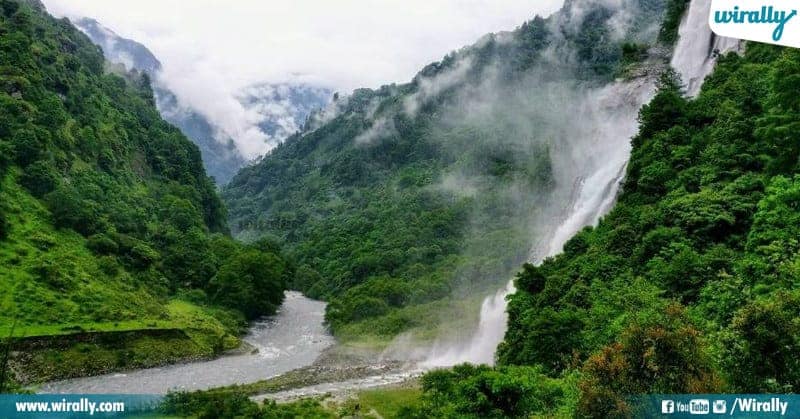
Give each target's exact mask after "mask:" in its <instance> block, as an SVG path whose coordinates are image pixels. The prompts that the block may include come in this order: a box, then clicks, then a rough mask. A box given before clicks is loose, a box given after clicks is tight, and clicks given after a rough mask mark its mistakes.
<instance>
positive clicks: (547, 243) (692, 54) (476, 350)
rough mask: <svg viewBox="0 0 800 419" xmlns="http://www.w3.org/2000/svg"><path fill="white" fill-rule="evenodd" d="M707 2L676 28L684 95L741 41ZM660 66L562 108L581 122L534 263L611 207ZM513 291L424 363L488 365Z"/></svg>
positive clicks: (570, 132) (699, 1) (561, 166)
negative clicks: (723, 32) (715, 20)
mask: <svg viewBox="0 0 800 419" xmlns="http://www.w3.org/2000/svg"><path fill="white" fill-rule="evenodd" d="M710 9H711V0H693V1H692V2H691V4H690V5H689V10H688V11H687V13H686V14H685V16H684V17H683V19H682V21H681V24H680V27H679V31H678V35H679V41H678V43H677V45H676V46H675V51H674V53H673V58H672V60H671V65H672V67H673V68H675V70H676V71H678V72H679V74H680V75H681V77H682V78H683V81H684V83H687V92H686V93H687V95H689V96H695V95H696V94H697V93H698V92H699V91H700V87H701V86H702V83H703V81H704V80H705V77H706V76H707V75H708V74H709V73H710V72H711V70H713V68H714V63H715V62H716V57H717V56H718V55H719V54H724V53H726V52H729V51H738V50H739V48H740V41H739V40H737V39H731V38H724V37H719V36H716V35H714V34H713V32H711V29H710V28H709V25H708V18H709V13H710ZM645 67H647V64H646V65H645ZM660 69H661V67H660V66H658V64H653V63H651V68H650V69H649V70H648V69H645V71H644V75H642V76H640V77H637V78H634V79H631V80H625V81H617V82H615V83H612V84H610V85H608V86H606V87H605V88H602V89H596V90H593V91H590V92H589V93H588V94H587V96H586V98H585V100H584V102H583V104H582V105H581V106H580V108H579V109H569V110H567V109H565V110H564V112H575V113H576V114H577V115H580V118H579V119H580V122H578V121H576V123H575V124H576V125H575V126H573V127H567V128H566V129H565V135H564V138H561V139H560V140H561V142H562V143H563V144H561V146H562V148H566V149H567V150H568V151H567V152H566V153H564V154H565V155H557V156H555V157H554V158H553V160H554V161H553V165H554V169H555V172H556V173H555V176H556V181H557V184H559V185H562V186H561V188H560V190H559V191H556V192H554V193H553V199H552V200H551V203H552V205H551V206H552V208H545V209H544V211H543V214H545V216H544V217H543V218H545V220H543V222H541V223H540V224H541V225H540V228H539V229H538V230H537V231H538V232H539V235H540V238H539V240H538V241H537V242H536V244H535V245H534V246H533V248H532V249H531V252H530V258H529V260H530V261H531V262H532V263H534V264H538V263H541V262H542V261H543V260H544V259H546V258H548V257H551V256H554V255H556V254H558V253H560V252H561V251H562V249H563V247H564V244H565V243H566V242H567V241H568V240H569V239H570V238H571V237H572V236H574V235H575V234H576V233H577V232H578V231H580V230H581V229H582V228H583V227H585V226H589V225H594V224H596V223H597V222H598V221H599V219H600V217H602V216H603V215H604V214H606V213H607V212H608V211H609V210H610V209H611V208H612V207H613V205H614V202H615V199H616V196H617V193H618V191H619V187H620V184H621V183H622V180H623V178H624V175H625V168H626V166H627V162H628V159H629V157H630V138H631V137H632V136H633V135H635V134H636V132H637V130H638V123H637V115H638V112H639V109H640V108H641V107H642V106H643V105H644V104H646V103H647V102H649V101H650V99H651V98H652V96H653V94H654V91H655V78H656V77H655V76H656V75H657V74H658V73H659V72H660ZM557 189H558V188H557ZM564 202H567V205H563V203H564ZM559 203H561V205H559ZM514 291H515V288H514V283H513V281H509V283H508V284H507V285H506V286H505V287H504V288H502V289H500V290H499V291H497V293H496V294H494V295H490V296H488V297H486V298H485V299H484V301H483V304H481V311H480V320H479V323H478V327H477V329H476V331H475V333H474V334H473V335H472V336H471V337H470V338H469V339H468V340H467V341H466V342H458V343H455V344H452V343H451V344H445V345H442V344H438V343H437V345H435V346H434V348H433V349H432V350H431V351H430V353H429V354H428V356H427V357H426V359H425V361H424V362H423V363H422V365H423V366H427V367H439V366H451V365H455V364H458V363H462V362H471V363H484V364H493V363H494V354H495V350H496V348H497V345H498V344H499V343H500V342H501V341H502V340H503V337H504V335H505V331H506V327H507V322H508V315H507V313H506V305H507V302H506V298H507V297H508V295H510V294H511V293H513V292H514Z"/></svg>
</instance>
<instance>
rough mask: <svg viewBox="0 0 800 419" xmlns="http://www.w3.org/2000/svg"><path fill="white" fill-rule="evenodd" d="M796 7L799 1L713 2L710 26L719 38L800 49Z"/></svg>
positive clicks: (730, 0)
mask: <svg viewBox="0 0 800 419" xmlns="http://www.w3.org/2000/svg"><path fill="white" fill-rule="evenodd" d="M693 1H700V0H693ZM797 8H798V2H797V0H767V1H765V0H712V2H711V13H710V14H709V24H710V25H711V30H713V31H714V33H716V34H717V35H721V36H725V37H729V38H739V39H747V40H751V41H758V42H767V43H771V44H778V45H787V46H794V47H800V17H798V16H797Z"/></svg>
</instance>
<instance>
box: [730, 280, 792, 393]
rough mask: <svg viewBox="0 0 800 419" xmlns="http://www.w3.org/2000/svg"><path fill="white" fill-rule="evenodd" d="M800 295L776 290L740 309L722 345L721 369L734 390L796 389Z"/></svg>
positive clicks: (790, 390) (746, 391) (787, 390)
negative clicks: (768, 295) (723, 368)
mask: <svg viewBox="0 0 800 419" xmlns="http://www.w3.org/2000/svg"><path fill="white" fill-rule="evenodd" d="M798 312H800V294H798V293H797V292H783V291H782V292H778V293H776V294H775V295H771V296H770V297H769V298H762V299H759V300H757V301H754V302H752V303H750V304H748V305H747V306H745V307H744V308H742V309H741V310H740V311H739V312H738V313H737V314H736V317H734V319H733V322H732V324H731V330H730V332H731V333H730V334H729V335H727V336H726V338H725V340H724V343H723V345H722V347H723V348H725V352H726V354H727V355H728V356H726V357H725V358H724V359H725V362H724V364H725V367H726V368H725V370H726V371H730V372H731V373H730V380H731V382H732V384H733V385H734V387H735V389H736V390H737V391H741V392H744V393H763V392H771V393H792V392H796V391H797V389H800V358H798V356H797V354H798V353H800V320H799V319H798V317H797V313H798Z"/></svg>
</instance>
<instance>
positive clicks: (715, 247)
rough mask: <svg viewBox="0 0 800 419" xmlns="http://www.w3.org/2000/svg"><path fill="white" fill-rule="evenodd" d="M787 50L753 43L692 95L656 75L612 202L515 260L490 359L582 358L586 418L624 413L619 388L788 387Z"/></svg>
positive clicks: (790, 171) (794, 333)
mask: <svg viewBox="0 0 800 419" xmlns="http://www.w3.org/2000/svg"><path fill="white" fill-rule="evenodd" d="M798 63H800V54H798V53H797V51H795V50H792V49H782V48H777V47H772V46H767V45H761V44H749V45H748V49H747V52H746V54H745V55H744V56H743V57H739V56H735V55H731V56H727V57H721V58H720V59H719V62H718V64H717V68H716V70H715V72H714V73H713V74H712V75H711V76H710V77H709V78H708V79H707V81H706V83H705V85H704V88H703V90H702V92H701V93H700V95H699V96H698V97H697V98H696V99H695V100H688V99H686V98H683V97H682V96H681V94H680V87H679V86H680V85H679V83H678V82H677V80H676V79H675V76H674V74H669V73H668V74H666V75H665V77H664V78H663V79H662V83H661V86H660V90H659V92H658V94H657V95H656V97H655V98H654V99H653V101H652V102H651V103H650V104H648V105H647V106H645V107H644V108H643V109H642V110H641V113H640V122H641V127H640V131H639V134H638V135H637V136H636V137H635V138H634V139H633V151H632V156H631V160H630V162H629V166H628V173H627V178H626V181H625V185H624V189H623V192H622V193H621V195H620V196H619V199H618V203H617V205H616V207H615V208H614V209H613V210H612V211H611V213H610V214H608V215H607V216H606V217H605V218H604V219H603V220H602V221H601V222H600V224H599V225H598V226H597V227H596V228H593V229H586V230H584V231H582V232H581V233H579V234H578V235H577V236H576V237H575V238H573V239H572V240H571V241H570V242H568V243H567V245H566V246H565V251H564V254H562V255H560V256H557V257H555V258H551V259H548V260H546V261H545V262H544V263H542V264H541V266H537V267H534V266H530V265H527V266H525V267H524V269H523V271H522V272H521V273H520V274H519V276H518V278H517V281H516V284H517V287H518V290H519V291H518V292H517V293H516V294H515V295H513V296H512V297H511V302H510V307H509V330H508V332H507V334H506V339H505V341H504V342H503V344H501V346H500V348H499V354H498V356H499V361H500V363H501V364H503V365H535V366H538V367H539V368H542V370H541V371H543V372H544V373H547V374H549V375H551V376H557V375H560V374H570V373H571V372H573V371H576V370H578V369H580V371H581V376H582V378H581V383H580V391H581V398H580V401H579V404H578V409H579V410H578V413H577V414H578V415H584V416H598V417H605V416H608V415H612V416H613V415H622V416H624V415H627V414H630V412H629V411H627V410H626V409H627V405H626V404H625V403H624V402H623V401H624V399H625V397H626V396H628V395H630V394H639V393H653V392H656V393H657V392H662V393H673V392H677V393H683V392H714V391H720V390H726V391H735V392H744V393H748V392H753V393H758V392H792V391H796V389H797V388H798V387H797V386H798V384H800V383H798V376H797V371H798V370H800V366H798V365H796V364H797V362H796V356H793V355H791V354H794V353H796V352H797V351H798V350H800V348H798V342H800V338H799V336H800V334H799V333H800V332H798V330H800V329H798V323H797V321H796V319H795V317H796V312H797V310H798V309H800V306H798V301H800V300H798V297H797V295H796V292H795V291H794V289H796V287H797V284H798V283H799V281H800V253H799V252H800V244H798V239H797V238H798V237H799V236H800V230H799V229H798V225H800V178H798V170H800V161H799V160H798V156H799V155H800V154H798V149H797V147H796V145H797V143H798V142H797V141H795V140H794V137H795V133H796V132H797V130H796V127H794V125H795V124H796V121H797V112H798V109H800V108H798V106H800V105H798V103H797V95H796V94H794V93H788V90H787V89H793V88H794V87H795V86H794V83H795V82H796V81H797V80H798V79H800V76H798V74H800V73H798V72H799V71H800V64H798ZM796 73H797V74H796ZM702 336H707V337H708V339H705V338H702ZM598 406H599V407H602V408H599V407H598Z"/></svg>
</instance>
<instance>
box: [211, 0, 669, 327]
mask: <svg viewBox="0 0 800 419" xmlns="http://www.w3.org/2000/svg"><path fill="white" fill-rule="evenodd" d="M570 3H571V2H570ZM664 3H665V2H664V1H660V0H635V1H634V0H631V1H627V2H626V7H627V9H626V11H627V12H630V13H631V14H632V15H634V16H636V17H640V18H642V20H643V21H648V22H658V21H659V20H660V18H661V15H662V14H663V13H664V10H665V4H664ZM615 12H616V11H615V9H612V8H608V7H604V6H601V5H593V6H591V7H589V8H588V9H587V10H586V11H585V13H584V14H580V16H579V17H578V18H579V19H580V22H581V23H580V27H579V28H578V29H577V30H576V29H575V28H574V27H572V26H573V25H574V22H573V21H572V19H573V11H572V7H571V4H568V5H565V7H564V9H563V10H562V11H561V12H559V13H556V14H555V15H553V16H552V17H550V18H547V19H544V18H541V17H536V18H534V19H532V20H530V21H528V22H526V23H525V24H523V25H522V26H521V27H519V28H518V29H517V30H515V31H513V32H509V33H501V34H494V35H488V36H486V37H485V38H483V39H482V40H480V41H479V42H478V43H476V44H475V45H473V46H471V47H467V48H464V49H462V50H460V51H456V52H454V53H452V54H450V55H448V56H447V57H445V58H444V59H443V60H442V61H440V62H437V63H434V64H431V65H429V66H427V67H426V68H424V69H423V70H422V71H420V72H419V74H418V75H417V76H416V77H415V78H414V80H413V81H412V82H411V83H408V84H403V85H389V86H383V87H382V88H380V89H376V90H370V89H359V90H356V91H355V92H354V93H353V94H352V95H350V96H347V97H339V98H337V99H336V100H335V102H334V104H333V108H334V109H329V110H327V111H325V112H321V113H320V114H318V115H316V116H314V117H312V118H311V119H310V120H309V123H308V127H307V128H306V131H305V132H302V133H299V134H298V135H296V136H294V137H291V138H289V139H288V140H287V141H286V142H285V143H283V144H281V145H280V146H278V147H277V148H276V149H274V150H273V151H272V152H271V153H269V154H268V155H267V156H265V157H264V158H263V160H262V161H261V162H260V163H259V164H257V165H254V166H252V167H248V168H245V169H243V170H242V171H241V172H240V173H239V174H238V175H237V176H236V177H235V178H234V179H233V181H231V183H230V184H229V185H228V186H227V187H226V189H225V190H224V192H223V198H224V199H225V201H226V204H227V206H228V207H229V209H230V220H231V228H232V229H233V232H234V235H236V236H237V237H240V238H242V239H244V240H252V239H256V238H261V237H265V236H266V237H272V238H274V239H277V240H278V241H280V242H281V243H284V244H285V247H286V248H287V251H288V252H289V253H290V254H291V255H292V257H293V258H294V259H295V260H296V261H297V263H298V269H297V275H296V276H295V279H294V282H293V283H292V284H291V286H292V287H294V288H296V289H299V290H302V291H303V292H305V293H306V294H308V295H310V296H312V297H316V298H322V299H325V300H327V301H329V306H328V310H327V316H326V317H327V320H328V322H329V323H330V325H331V326H332V328H333V330H334V332H336V333H337V335H338V336H339V337H340V338H344V339H349V338H359V339H363V338H365V337H367V336H378V337H384V338H385V337H391V336H394V335H396V334H397V333H399V332H401V331H404V330H407V329H409V328H414V327H425V326H427V323H428V322H430V321H431V319H435V318H436V317H437V316H436V314H435V312H436V310H438V309H440V308H441V307H443V306H451V307H454V306H458V305H459V303H458V301H462V300H464V299H465V298H466V297H465V294H469V293H470V292H472V293H475V294H478V293H482V292H486V290H489V289H496V288H497V287H498V286H499V284H501V283H503V282H505V281H507V280H509V279H510V278H511V277H512V276H513V274H514V272H516V270H518V267H519V266H520V265H521V264H522V263H523V262H524V261H526V260H527V258H528V256H529V255H528V251H529V249H530V247H531V244H532V243H531V241H532V237H533V236H534V234H533V231H532V230H534V228H535V226H534V225H533V220H534V219H535V217H536V215H537V214H536V209H537V208H539V207H541V206H542V205H541V203H542V202H544V200H546V199H548V197H549V194H550V192H551V190H552V188H553V178H552V175H551V161H550V157H549V152H550V148H551V147H553V146H555V147H558V145H557V144H555V145H554V144H553V141H554V139H553V138H554V137H556V136H558V135H560V134H559V129H560V126H556V125H560V123H559V122H552V121H547V120H542V119H543V117H542V114H543V111H542V110H541V107H542V104H543V103H546V102H547V100H551V99H552V98H553V97H555V98H558V99H557V100H562V99H561V97H562V96H563V97H570V98H571V97H573V96H577V95H578V93H575V92H580V91H581V89H582V88H590V87H592V86H597V85H602V84H604V83H607V82H609V81H610V80H612V79H613V78H614V77H617V76H620V75H622V74H625V72H626V71H627V69H628V68H629V67H630V66H631V65H635V64H636V62H637V61H638V60H641V59H642V58H643V56H644V55H646V54H644V55H643V51H645V50H646V49H647V46H648V44H650V45H652V44H653V43H655V42H656V36H657V33H655V32H653V31H652V30H649V29H650V28H649V27H644V25H640V26H641V27H640V26H636V25H632V26H631V27H630V28H628V29H627V32H626V34H625V35H624V36H622V37H617V36H614V35H612V31H613V30H614V28H613V27H612V24H611V23H610V22H611V20H612V19H618V18H619V16H617V15H615ZM578 18H576V19H578ZM631 20H632V21H633V20H635V19H633V18H631ZM554 55H555V56H558V58H557V59H554V58H553V56H554ZM542 86H547V88H543V87H542ZM562 90H563V95H560V94H561V92H562ZM547 95H551V97H548V96H547ZM563 100H567V99H563ZM476 110H477V111H476ZM537 118H538V119H537ZM559 118H563V116H559ZM465 290H467V291H465ZM451 296H454V297H453V298H452V300H449V301H448V300H447V299H448V298H450V297H451Z"/></svg>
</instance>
